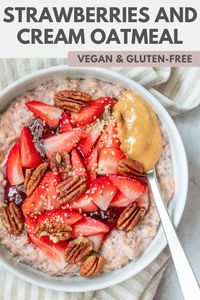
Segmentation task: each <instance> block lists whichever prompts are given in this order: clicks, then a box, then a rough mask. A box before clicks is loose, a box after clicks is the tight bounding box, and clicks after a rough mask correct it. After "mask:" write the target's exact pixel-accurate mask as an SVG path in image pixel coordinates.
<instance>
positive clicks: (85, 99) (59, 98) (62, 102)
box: [54, 90, 92, 112]
mask: <svg viewBox="0 0 200 300" xmlns="http://www.w3.org/2000/svg"><path fill="white" fill-rule="evenodd" d="M54 100H55V104H56V106H57V107H60V108H63V109H67V110H69V111H73V112H80V110H81V108H83V107H84V106H86V105H87V104H88V103H89V102H90V101H91V100H92V97H91V96H90V95H89V94H88V93H84V92H80V91H74V90H64V91H60V92H58V93H56V94H55V96H54Z"/></svg>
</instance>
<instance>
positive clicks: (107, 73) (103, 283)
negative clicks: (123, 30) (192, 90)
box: [0, 65, 188, 292]
mask: <svg viewBox="0 0 200 300" xmlns="http://www.w3.org/2000/svg"><path fill="white" fill-rule="evenodd" d="M64 72H66V74H65V77H66V75H67V77H71V75H74V74H77V75H75V76H72V77H74V78H75V77H76V78H80V75H78V74H84V73H85V74H90V75H91V76H93V78H94V77H95V76H96V77H98V76H102V79H100V80H102V81H103V78H104V77H106V78H107V77H108V78H109V77H110V80H109V79H106V80H105V79H104V80H105V81H106V82H108V81H110V82H113V83H116V82H120V83H121V85H122V86H124V87H125V86H128V87H129V88H132V89H133V90H134V91H136V92H138V93H139V94H140V95H141V96H142V97H144V98H145V100H146V101H147V102H150V104H151V105H152V106H153V108H154V110H155V111H156V112H157V113H158V116H159V117H160V119H163V120H165V121H166V122H167V123H166V124H167V125H168V126H169V127H170V128H171V130H172V132H170V133H169V135H172V136H173V137H174V140H175V141H176V145H177V147H178V148H177V149H178V152H179V154H180V155H179V156H180V157H179V160H180V161H181V163H182V165H181V168H182V169H181V181H182V190H181V201H182V202H181V204H179V206H178V210H177V211H173V210H170V209H169V212H170V215H171V217H172V218H173V222H174V225H175V227H177V226H178V224H179V222H180V220H181V217H182V214H183V211H184V208H185V204H186V199H187V190H188V165H187V157H186V153H185V149H184V146H183V142H182V139H181V137H180V135H179V132H178V130H177V128H176V125H175V123H174V121H173V120H172V118H171V116H170V115H169V114H168V112H167V111H166V109H165V108H164V107H163V106H162V105H161V104H160V103H159V101H158V100H157V99H156V98H155V96H154V95H152V94H151V93H150V92H149V91H148V90H146V89H145V88H144V87H143V86H141V85H140V84H138V83H137V82H135V81H133V80H132V79H129V78H126V77H125V76H123V75H121V74H119V73H116V72H113V71H111V70H107V69H103V68H96V67H91V68H83V67H81V68H79V67H68V66H67V65H61V66H54V67H48V68H45V69H42V70H39V71H34V72H32V73H31V74H28V75H25V76H23V77H22V78H20V79H18V80H17V81H15V82H13V83H11V84H10V85H9V86H8V87H6V88H5V89H4V90H2V91H1V92H0V99H1V101H0V105H3V101H4V98H5V99H6V98H8V97H10V96H11V95H12V92H13V91H14V90H15V89H16V88H19V87H22V86H24V85H26V84H27V85H28V83H29V82H32V81H33V80H34V79H38V78H42V77H44V81H45V80H46V79H47V78H45V77H48V76H50V77H52V76H53V75H55V74H57V76H59V73H60V74H61V73H62V74H64ZM83 76H84V75H83ZM85 77H87V76H86V75H85ZM122 82H123V84H122ZM19 90H20V92H19V95H20V94H22V93H23V92H22V91H21V89H20V88H19ZM25 90H28V89H26V88H25ZM10 100H11V102H12V101H13V100H14V99H10ZM173 163H174V162H173ZM175 181H176V180H175ZM170 205H171V204H170ZM174 205H175V204H174ZM176 207H177V205H175V208H176ZM159 232H160V243H159V246H158V247H157V248H156V250H157V251H155V252H152V253H150V254H149V253H148V249H149V248H150V246H151V243H152V242H151V243H150V245H149V246H148V248H147V249H146V250H145V251H144V252H143V254H142V256H144V253H146V252H147V253H148V254H147V257H145V256H144V257H145V258H143V263H142V264H141V266H137V262H136V267H135V268H134V267H133V268H132V269H131V268H126V266H125V267H123V268H121V269H120V270H117V271H112V272H110V273H108V274H110V275H111V276H107V277H105V278H104V277H102V278H101V276H99V277H98V278H97V279H82V282H83V284H81V285H80V286H79V285H78V286H77V283H76V281H75V284H74V285H64V284H59V283H58V282H57V283H55V284H53V282H52V278H55V277H53V276H48V275H47V276H46V275H45V276H43V277H44V278H42V279H41V278H38V276H32V275H31V274H30V271H27V272H26V274H25V273H24V270H23V269H20V268H17V266H16V265H15V264H13V263H12V262H11V260H10V261H9V259H7V258H6V257H5V255H4V254H2V253H0V264H1V265H3V266H4V267H5V268H6V269H8V270H9V271H10V272H12V273H14V274H15V275H17V276H19V277H20V278H22V279H24V280H25V281H28V282H30V283H32V284H35V285H38V286H40V287H43V288H49V289H52V290H57V291H65V292H84V291H92V290H93V291H94V290H99V289H102V288H107V287H110V286H112V285H115V284H118V283H120V282H123V281H124V280H127V279H129V278H130V277H132V276H134V275H136V274H137V273H139V272H140V271H142V270H143V269H144V268H146V267H147V266H148V265H149V264H150V263H152V262H153V261H154V260H155V258H156V257H158V256H159V255H160V253H161V252H162V251H163V249H164V248H165V247H166V245H167V241H166V239H165V237H164V232H163V229H162V228H160V229H159ZM157 235H158V233H157V234H156V236H157ZM161 237H162V239H161ZM154 239H155V238H154ZM154 239H153V240H154ZM133 263H135V260H134V261H132V262H129V263H128V264H127V265H128V266H129V265H131V264H133ZM30 268H31V269H33V270H35V269H34V268H32V267H30ZM124 269H125V271H124V272H123V270H124ZM36 272H40V273H43V272H41V271H36ZM112 274H117V275H116V276H112ZM46 277H48V278H46ZM61 278H63V277H61ZM49 279H50V280H49ZM70 279H71V278H70ZM65 280H69V279H68V278H65Z"/></svg>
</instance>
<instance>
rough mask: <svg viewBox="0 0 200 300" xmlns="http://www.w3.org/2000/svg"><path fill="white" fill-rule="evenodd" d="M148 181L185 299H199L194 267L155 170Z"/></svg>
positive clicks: (149, 175)
mask: <svg viewBox="0 0 200 300" xmlns="http://www.w3.org/2000/svg"><path fill="white" fill-rule="evenodd" d="M147 177H148V181H149V184H150V187H151V190H152V193H153V196H154V201H155V203H156V206H157V209H158V212H159V215H160V218H161V222H162V226H163V229H164V232H165V235H166V238H167V241H168V245H169V248H170V251H171V255H172V259H173V262H174V266H175V269H176V273H177V276H178V279H179V283H180V286H181V289H182V293H183V296H184V299H186V300H191V299H192V300H199V299H200V288H199V285H198V281H197V279H196V277H195V274H194V272H193V270H192V267H191V265H190V263H189V261H188V258H187V256H186V254H185V251H184V250H183V247H182V246H181V243H180V241H179V239H178V236H177V234H176V231H175V229H174V226H173V224H172V222H171V219H170V217H169V214H168V211H167V207H166V205H165V203H164V201H163V199H162V196H161V192H160V189H159V184H158V182H157V178H156V173H155V171H151V172H149V173H148V174H147Z"/></svg>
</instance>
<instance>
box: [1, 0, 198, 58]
mask: <svg viewBox="0 0 200 300" xmlns="http://www.w3.org/2000/svg"><path fill="white" fill-rule="evenodd" d="M96 3H97V2H96ZM150 3H151V5H150V10H149V14H150V16H151V19H150V21H149V22H148V23H137V24H136V23H132V24H131V25H130V24H123V23H113V24H112V23H100V24H98V25H97V24H95V23H88V24H85V23H76V24H74V23H73V22H71V23H70V24H69V23H64V22H63V23H57V24H56V23H49V22H48V21H44V22H43V23H33V22H32V23H28V24H26V23H17V22H16V21H15V22H12V23H5V22H3V18H4V9H5V7H7V6H11V7H15V6H33V7H36V8H37V9H38V11H39V12H40V11H41V9H42V8H43V7H44V6H47V7H49V8H51V7H52V6H57V7H61V6H64V7H68V6H82V7H86V6H91V7H92V6H94V0H92V1H91V0H87V1H84V3H83V0H68V1H66V0H59V1H55V0H54V1H52V0H46V1H40V0H32V1H27V0H26V1H25V0H9V1H8V0H1V2H0V38H1V44H0V57H2V58H6V57H21V58H23V57H24V58H25V57H58V58H59V57H66V56H67V52H68V51H74V50H76V51H79V50H82V51H83V50H90V51H91V50H98V51H101V50H104V51H106V50H108V51H109V50H115V51H121V50H127V51H128V50H129V51H133V50H135V51H137V50H143V51H147V50H148V51H150V50H157V51H158V50H166V51H170V50H177V51H179V50H182V51H195V50H196V51H198V50H200V42H199V29H200V1H199V0H190V1H188V0H182V1H180V0H165V1H158V0H154V1H152V2H150V1H148V0H135V1H133V0H126V1H121V0H110V1H108V0H101V1H98V6H102V7H109V6H117V7H123V6H138V7H142V6H149V4H150ZM96 6H97V4H96ZM160 6H164V7H165V8H166V10H167V11H168V8H169V7H170V6H175V7H179V6H191V7H194V8H195V9H196V10H198V13H199V15H198V19H197V20H196V21H195V22H194V23H185V24H184V23H179V22H176V23H173V24H170V23H165V22H164V21H161V22H160V23H157V24H155V23H154V18H155V16H156V14H157V11H158V8H159V7H160ZM147 26H148V27H151V28H156V27H157V26H159V29H160V30H162V29H163V28H166V27H167V28H168V29H173V28H174V27H176V28H179V32H180V34H179V36H180V39H183V40H184V44H183V45H169V44H166V43H164V44H163V45H123V44H122V45H116V44H114V43H112V44H110V45H105V44H104V45H95V44H93V43H92V42H91V40H90V32H91V30H92V29H95V28H96V27H101V28H102V29H104V30H105V31H106V32H107V33H108V32H109V29H111V28H115V29H116V30H117V29H118V30H119V29H120V28H128V27H129V28H130V27H136V28H138V29H142V28H146V27H147ZM24 27H25V28H41V29H43V28H54V29H55V31H56V30H58V29H59V28H66V29H67V28H68V29H69V28H75V29H78V28H84V29H85V36H86V41H87V42H86V44H85V45H64V44H58V45H53V44H52V45H38V44H36V45H22V44H20V43H19V42H18V41H17V32H18V31H19V30H20V29H22V28H24Z"/></svg>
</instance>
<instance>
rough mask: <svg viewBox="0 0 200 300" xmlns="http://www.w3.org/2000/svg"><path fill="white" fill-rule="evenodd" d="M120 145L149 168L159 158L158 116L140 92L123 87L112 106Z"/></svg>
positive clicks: (160, 136) (160, 140)
mask: <svg viewBox="0 0 200 300" xmlns="http://www.w3.org/2000/svg"><path fill="white" fill-rule="evenodd" d="M113 115H114V118H115V120H116V123H117V127H118V133H119V139H120V141H121V149H122V150H123V151H124V152H125V153H126V154H127V156H128V157H130V158H132V159H135V160H137V161H139V162H141V163H142V164H143V166H144V169H145V171H149V170H151V169H152V168H153V167H154V165H155V164H156V162H157V161H158V160H159V158H160V154H161V150H162V135H161V131H160V126H159V123H158V118H157V116H156V114H155V112H154V111H153V109H152V108H151V106H150V105H149V104H148V103H146V102H145V101H144V100H143V99H142V98H141V97H140V96H139V95H137V94H135V93H133V92H132V91H124V92H122V94H121V97H120V99H119V101H117V103H116V104H115V106H114V108H113Z"/></svg>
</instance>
